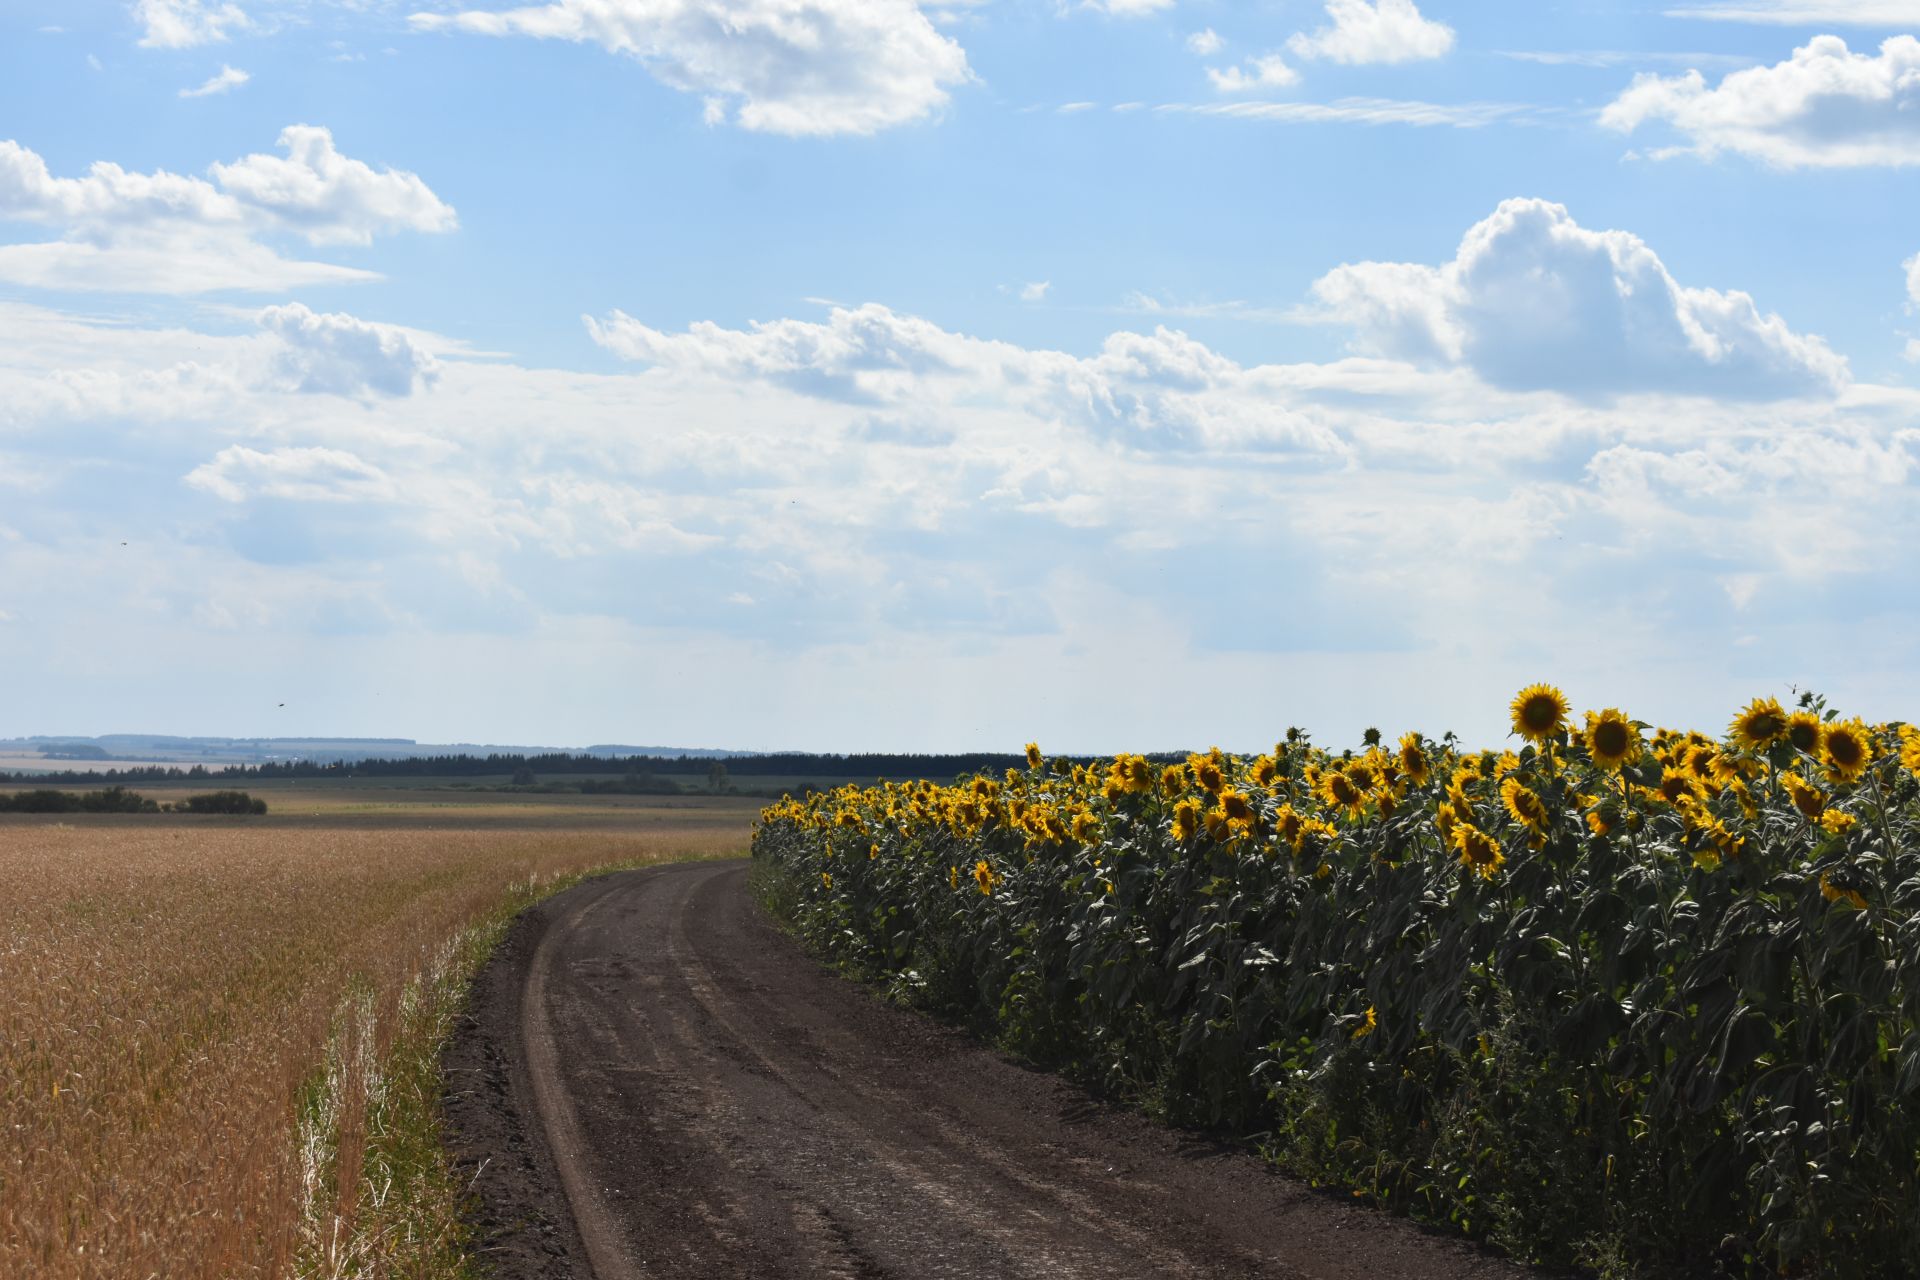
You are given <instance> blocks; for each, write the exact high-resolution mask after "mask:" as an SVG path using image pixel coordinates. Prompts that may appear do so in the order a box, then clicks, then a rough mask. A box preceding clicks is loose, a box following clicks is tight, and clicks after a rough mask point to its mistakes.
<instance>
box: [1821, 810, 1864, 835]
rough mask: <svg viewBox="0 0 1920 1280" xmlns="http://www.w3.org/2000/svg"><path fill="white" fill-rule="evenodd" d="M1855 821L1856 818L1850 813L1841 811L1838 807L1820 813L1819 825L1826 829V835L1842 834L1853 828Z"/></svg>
mask: <svg viewBox="0 0 1920 1280" xmlns="http://www.w3.org/2000/svg"><path fill="white" fill-rule="evenodd" d="M1857 821H1858V819H1856V818H1855V817H1854V816H1853V815H1852V814H1850V813H1842V812H1841V811H1840V810H1838V809H1829V810H1827V811H1826V812H1825V813H1823V814H1821V815H1820V825H1821V826H1822V827H1824V828H1825V829H1826V831H1827V834H1828V835H1835V836H1844V835H1845V834H1847V832H1849V831H1851V830H1853V828H1854V824H1855V823H1856V822H1857Z"/></svg>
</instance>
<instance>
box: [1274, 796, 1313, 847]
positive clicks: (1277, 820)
mask: <svg viewBox="0 0 1920 1280" xmlns="http://www.w3.org/2000/svg"><path fill="white" fill-rule="evenodd" d="M1273 828H1274V831H1275V832H1276V833H1278V835H1279V836H1280V838H1281V839H1282V840H1285V841H1286V842H1287V843H1288V844H1290V845H1292V846H1293V851H1294V852H1295V853H1298V852H1300V842H1301V841H1302V840H1304V839H1305V838H1306V834H1307V822H1306V819H1305V818H1303V817H1301V816H1300V813H1299V811H1298V810H1296V809H1295V808H1294V807H1293V806H1292V805H1290V804H1283V805H1281V806H1280V811H1279V812H1278V813H1276V814H1274V815H1273Z"/></svg>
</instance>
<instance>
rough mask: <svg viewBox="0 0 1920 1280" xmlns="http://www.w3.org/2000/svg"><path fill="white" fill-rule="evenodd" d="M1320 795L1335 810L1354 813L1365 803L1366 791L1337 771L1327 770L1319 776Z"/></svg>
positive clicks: (1363, 806) (1364, 805)
mask: <svg viewBox="0 0 1920 1280" xmlns="http://www.w3.org/2000/svg"><path fill="white" fill-rule="evenodd" d="M1320 794H1321V796H1322V797H1324V798H1325V799H1326V802H1327V803H1328V804H1330V805H1332V806H1334V807H1335V808H1337V809H1346V810H1349V811H1351V812H1355V813H1358V812H1359V811H1360V810H1361V809H1363V808H1365V807H1366V803H1367V793H1366V791H1365V790H1363V789H1362V788H1361V787H1360V786H1359V785H1358V784H1357V783H1355V782H1354V780H1353V779H1352V778H1350V777H1348V776H1347V775H1346V774H1345V773H1344V772H1342V771H1341V770H1339V769H1329V770H1327V771H1326V772H1325V773H1324V774H1322V775H1321V776H1320Z"/></svg>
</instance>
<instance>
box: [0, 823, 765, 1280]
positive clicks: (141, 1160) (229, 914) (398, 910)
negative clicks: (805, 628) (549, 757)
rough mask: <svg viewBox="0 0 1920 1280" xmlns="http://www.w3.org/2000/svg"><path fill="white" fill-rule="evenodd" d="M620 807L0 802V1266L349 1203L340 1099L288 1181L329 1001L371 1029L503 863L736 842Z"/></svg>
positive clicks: (220, 1266) (323, 1043)
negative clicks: (507, 810) (129, 811)
mask: <svg viewBox="0 0 1920 1280" xmlns="http://www.w3.org/2000/svg"><path fill="white" fill-rule="evenodd" d="M632 816H633V818H634V821H633V823H631V824H630V825H629V824H621V825H622V826H625V827H626V829H624V830H621V829H609V828H608V827H606V826H596V827H595V828H594V829H588V830H577V829H576V830H555V829H548V830H540V829H534V830H527V829H519V830H514V829H498V828H496V827H493V826H492V825H490V824H489V825H487V826H484V827H482V826H478V825H475V824H468V825H467V827H466V828H465V829H459V828H458V827H457V826H455V827H454V828H453V829H449V828H448V827H437V828H436V829H410V830H395V829H380V828H377V827H374V828H364V827H363V828H354V829H338V828H312V827H294V826H289V825H282V824H278V823H276V822H275V821H274V820H273V819H268V820H267V821H266V822H265V823H259V822H250V823H247V824H245V825H235V826H232V827H216V826H210V825H194V826H188V825H183V824H178V823H173V822H168V821H154V822H150V823H141V824H139V825H127V824H115V825H107V824H100V825H94V824H84V823H83V824H75V825H66V824H58V825H31V826H30V825H19V824H8V825H4V826H0V1275H4V1276H36V1277H38V1276H45V1277H49V1278H50V1280H54V1278H59V1277H82V1276H84V1277H109V1276H112V1277H120V1276H126V1277H150V1276H214V1275H219V1276H252V1275H272V1276H279V1275H285V1274H289V1273H290V1272H292V1271H293V1270H295V1269H296V1265H297V1264H299V1263H300V1262H301V1260H302V1257H303V1254H310V1253H311V1246H312V1242H311V1239H310V1238H307V1239H303V1234H304V1236H306V1237H310V1236H311V1234H312V1233H311V1230H310V1229H308V1228H306V1227H303V1222H304V1221H305V1217H304V1216H303V1211H304V1214H305V1215H307V1216H310V1214H311V1208H312V1206H311V1201H312V1200H313V1198H314V1196H315V1194H316V1193H317V1191H318V1192H319V1193H321V1194H325V1195H331V1196H333V1197H335V1198H336V1199H337V1200H338V1214H339V1215H340V1216H344V1217H345V1218H348V1219H350V1218H351V1216H352V1214H353V1206H354V1203H355V1201H356V1200H357V1199H358V1198H359V1190H358V1189H357V1188H356V1187H355V1186H354V1185H353V1174H352V1170H353V1169H355V1168H356V1167H357V1162H356V1161H355V1160H354V1159H353V1158H352V1150H351V1148H352V1147H353V1144H354V1142H355V1140H356V1139H355V1117H353V1116H350V1115H349V1116H339V1117H335V1118H334V1119H333V1120H332V1122H331V1123H332V1126H333V1128H334V1130H335V1134H334V1140H335V1141H337V1142H338V1143H339V1144H340V1156H341V1158H340V1159H338V1160H335V1161H331V1162H330V1163H331V1164H332V1165H334V1166H336V1167H338V1168H340V1169H341V1170H344V1171H346V1172H344V1173H343V1174H342V1175H341V1176H340V1177H339V1178H338V1179H336V1185H334V1186H332V1187H329V1188H325V1189H316V1188H314V1187H312V1186H311V1185H303V1168H302V1160H301V1156H300V1152H299V1150H298V1145H299V1144H298V1135H297V1134H296V1128H297V1124H298V1121H299V1115H298V1111H299V1099H300V1095H301V1090H302V1085H303V1082H306V1081H310V1080H311V1079H312V1078H313V1077H314V1076H315V1074H316V1073H317V1072H319V1071H321V1070H322V1069H323V1064H324V1063H325V1061H326V1059H327V1057H328V1047H329V1044H330V1043H336V1044H337V1043H338V1041H339V1037H338V1034H337V1031H338V1028H337V1026H336V1022H337V1013H338V1011H339V1010H340V1009H342V1008H343V1007H352V1008H356V1009H361V1010H364V1013H363V1015H362V1016H363V1017H364V1019H365V1020H367V1027H366V1030H365V1032H364V1034H361V1035H358V1036H356V1037H355V1041H356V1043H365V1042H366V1041H367V1040H369V1039H370V1040H371V1041H372V1042H373V1044H374V1047H375V1050H376V1052H377V1051H378V1050H379V1049H380V1048H381V1047H382V1045H383V1037H385V1036H387V1035H390V1034H391V1032H390V1030H388V1028H390V1027H391V1026H392V1025H393V1024H394V1023H395V1021H396V1018H395V1013H396V1006H397V1005H398V1003H399V1001H400V999H401V995H402V992H403V991H405V990H406V989H407V988H408V986H409V983H410V982H412V981H413V980H415V979H416V978H417V977H418V976H419V975H420V974H421V973H422V972H423V971H424V970H426V969H428V968H429V967H430V966H431V965H432V964H433V962H434V958H435V956H436V954H444V952H445V948H446V946H447V943H448V940H449V939H451V938H453V937H455V936H456V935H457V934H459V933H460V931H461V930H462V929H463V928H464V927H465V926H467V925H468V924H470V923H471V922H473V921H476V920H479V919H481V918H483V917H485V916H486V915H487V914H488V913H489V912H490V911H492V910H496V909H497V908H498V907H499V904H500V903H501V902H502V901H503V900H504V899H505V898H506V897H507V896H508V895H509V894H510V893H511V892H512V891H513V889H514V888H515V887H516V886H524V885H525V884H526V882H528V881H529V880H530V879H537V878H551V877H555V876H560V875H564V874H567V873H570V872H577V871H580V870H584V869H587V868H590V867H595V866H601V865H606V864H609V863H613V862H627V861H647V860H656V859H657V860H667V859H672V858H680V857H688V856H699V855H707V854H715V853H724V852H728V851H732V850H737V849H740V848H742V847H743V845H744V843H745V835H746V828H747V816H748V815H747V813H746V811H745V810H744V809H741V808H738V807H733V806H726V807H718V808H708V809H687V808H678V809H674V810H671V811H667V810H660V809H656V810H653V811H651V812H646V813H642V812H639V811H637V810H636V811H635V812H634V813H633V815H632ZM449 818H450V822H451V823H457V822H458V815H457V814H453V815H449ZM345 1096H347V1097H349V1098H354V1097H359V1096H360V1094H359V1093H358V1092H356V1091H352V1090H349V1091H347V1092H346V1094H345ZM304 1172H305V1174H306V1175H307V1181H308V1183H310V1180H311V1168H308V1169H306V1170H305V1171H304Z"/></svg>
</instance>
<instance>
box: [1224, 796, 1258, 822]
mask: <svg viewBox="0 0 1920 1280" xmlns="http://www.w3.org/2000/svg"><path fill="white" fill-rule="evenodd" d="M1220 812H1221V813H1224V814H1225V815H1226V816H1227V819H1228V820H1229V821H1231V822H1252V821H1253V805H1252V803H1250V802H1249V801H1248V800H1247V798H1246V796H1244V795H1242V794H1241V793H1240V792H1238V791H1222V792H1221V793H1220Z"/></svg>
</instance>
